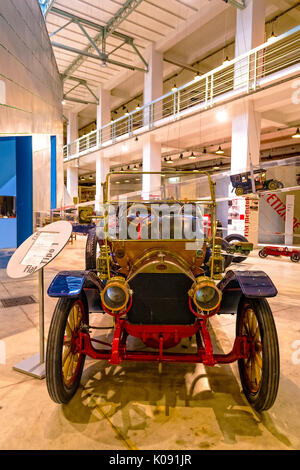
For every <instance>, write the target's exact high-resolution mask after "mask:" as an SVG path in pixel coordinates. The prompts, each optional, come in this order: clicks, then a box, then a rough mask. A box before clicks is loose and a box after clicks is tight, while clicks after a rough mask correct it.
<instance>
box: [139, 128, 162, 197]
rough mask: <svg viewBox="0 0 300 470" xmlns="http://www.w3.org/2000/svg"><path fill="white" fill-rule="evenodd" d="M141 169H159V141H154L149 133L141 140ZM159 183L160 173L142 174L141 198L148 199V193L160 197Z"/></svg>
mask: <svg viewBox="0 0 300 470" xmlns="http://www.w3.org/2000/svg"><path fill="white" fill-rule="evenodd" d="M143 171H161V143H160V142H155V137H154V136H153V135H151V134H146V135H145V137H144V140H143ZM160 185H161V177H160V175H143V187H142V195H143V199H144V200H148V199H149V198H150V195H152V196H159V197H161V194H160Z"/></svg>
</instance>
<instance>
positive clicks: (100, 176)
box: [95, 87, 111, 212]
mask: <svg viewBox="0 0 300 470" xmlns="http://www.w3.org/2000/svg"><path fill="white" fill-rule="evenodd" d="M97 96H98V99H99V104H98V105H97V130H98V132H99V131H100V129H101V128H102V127H103V126H105V125H106V124H108V123H109V122H110V121H111V117H110V91H109V90H105V89H103V88H102V87H99V88H98V90H97ZM98 139H99V140H98V142H99V143H100V142H101V140H100V139H102V141H107V140H109V139H110V128H106V129H104V130H102V132H101V136H100V135H99V134H98ZM103 155H104V150H103V151H101V152H100V151H99V152H98V153H97V156H96V204H95V210H96V211H97V212H98V211H99V210H100V207H101V203H102V201H103V183H104V182H105V178H106V175H107V173H108V172H109V159H107V158H104V157H103Z"/></svg>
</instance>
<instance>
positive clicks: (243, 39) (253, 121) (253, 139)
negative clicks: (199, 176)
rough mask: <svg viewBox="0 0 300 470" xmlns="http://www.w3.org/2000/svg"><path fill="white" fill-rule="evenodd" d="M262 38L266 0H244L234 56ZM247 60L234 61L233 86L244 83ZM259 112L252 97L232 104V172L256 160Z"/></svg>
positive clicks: (240, 12) (248, 166) (256, 162)
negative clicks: (244, 4)
mask: <svg viewBox="0 0 300 470" xmlns="http://www.w3.org/2000/svg"><path fill="white" fill-rule="evenodd" d="M264 40H265V0H246V8H245V9H243V10H241V9H237V21H236V36H235V56H236V57H238V56H240V55H241V54H244V53H245V52H247V51H249V50H251V49H253V48H254V47H257V46H258V45H260V44H262V43H263V42H264ZM247 70H248V60H247V59H245V61H244V62H241V63H239V64H237V66H236V69H235V78H234V80H235V87H239V86H245V85H246V80H247ZM260 127H261V120H260V115H259V113H257V112H256V111H255V109H254V105H253V102H252V101H250V100H249V101H241V102H240V103H238V104H236V105H235V106H234V108H233V118H232V150H231V170H232V172H233V173H238V172H243V171H246V170H249V169H250V161H251V162H252V165H253V166H257V165H258V164H259V154H260Z"/></svg>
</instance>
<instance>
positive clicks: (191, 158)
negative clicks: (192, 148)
mask: <svg viewBox="0 0 300 470" xmlns="http://www.w3.org/2000/svg"><path fill="white" fill-rule="evenodd" d="M195 158H197V157H196V156H195V155H194V152H192V153H191V155H190V156H189V159H190V160H195Z"/></svg>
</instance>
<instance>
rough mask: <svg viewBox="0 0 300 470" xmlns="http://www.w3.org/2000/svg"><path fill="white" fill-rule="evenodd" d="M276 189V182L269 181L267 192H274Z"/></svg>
mask: <svg viewBox="0 0 300 470" xmlns="http://www.w3.org/2000/svg"><path fill="white" fill-rule="evenodd" d="M277 187H278V186H277V181H275V180H270V181H269V182H268V189H269V191H275V190H276V189H277Z"/></svg>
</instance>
